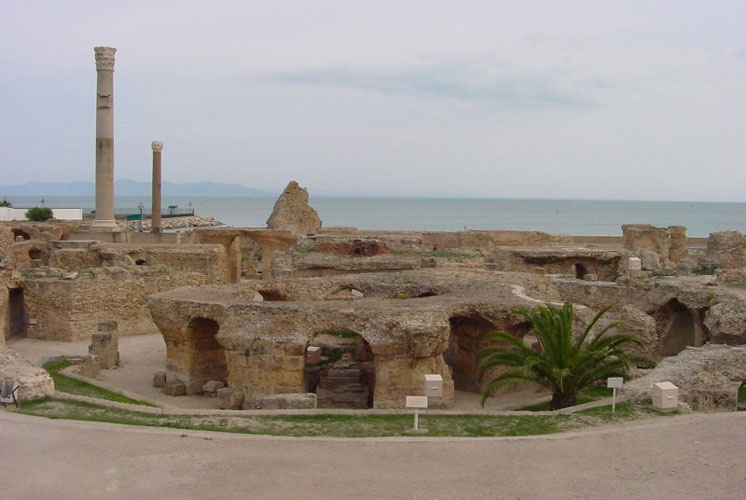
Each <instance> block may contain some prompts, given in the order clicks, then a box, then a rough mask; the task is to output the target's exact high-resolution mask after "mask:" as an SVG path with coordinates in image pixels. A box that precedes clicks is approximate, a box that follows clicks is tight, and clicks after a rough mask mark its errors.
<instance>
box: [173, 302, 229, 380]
mask: <svg viewBox="0 0 746 500" xmlns="http://www.w3.org/2000/svg"><path fill="white" fill-rule="evenodd" d="M218 331H220V325H219V324H218V322H217V321H215V320H213V319H208V318H203V317H196V318H194V319H192V320H191V321H190V322H189V325H188V326H187V332H186V336H185V337H186V341H187V342H186V344H187V345H185V346H184V348H185V349H186V352H185V354H186V355H187V357H188V361H187V363H186V366H187V367H188V373H187V374H186V375H187V377H188V378H189V383H188V384H186V385H187V392H189V393H190V394H194V393H201V392H202V386H203V385H204V384H205V382H208V381H210V380H220V381H222V382H225V381H226V378H227V376H228V366H227V363H226V360H225V349H224V348H223V346H222V345H220V343H219V342H218V340H217V338H216V336H217V334H218Z"/></svg>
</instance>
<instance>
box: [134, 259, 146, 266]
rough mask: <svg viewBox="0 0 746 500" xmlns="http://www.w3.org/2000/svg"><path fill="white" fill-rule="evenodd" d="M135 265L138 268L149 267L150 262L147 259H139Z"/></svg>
mask: <svg viewBox="0 0 746 500" xmlns="http://www.w3.org/2000/svg"><path fill="white" fill-rule="evenodd" d="M135 265H136V266H147V265H149V264H148V261H147V260H145V259H137V260H135Z"/></svg>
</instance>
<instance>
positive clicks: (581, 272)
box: [573, 262, 588, 280]
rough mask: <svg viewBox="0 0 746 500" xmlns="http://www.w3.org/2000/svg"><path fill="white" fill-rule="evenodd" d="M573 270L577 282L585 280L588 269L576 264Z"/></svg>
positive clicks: (581, 264)
mask: <svg viewBox="0 0 746 500" xmlns="http://www.w3.org/2000/svg"><path fill="white" fill-rule="evenodd" d="M573 270H574V271H575V278H576V279H579V280H582V279H585V275H586V274H588V267H586V265H585V264H583V263H582V262H576V263H575V265H574V266H573Z"/></svg>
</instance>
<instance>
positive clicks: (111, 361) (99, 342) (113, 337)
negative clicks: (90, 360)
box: [88, 321, 119, 370]
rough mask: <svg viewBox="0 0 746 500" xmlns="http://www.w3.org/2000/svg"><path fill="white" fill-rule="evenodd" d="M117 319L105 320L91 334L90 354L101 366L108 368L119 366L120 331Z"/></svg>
mask: <svg viewBox="0 0 746 500" xmlns="http://www.w3.org/2000/svg"><path fill="white" fill-rule="evenodd" d="M117 330H118V325H117V322H116V321H103V322H101V323H99V324H98V330H97V331H96V333H94V334H93V335H91V345H89V346H88V354H90V355H91V356H93V357H94V359H95V360H96V364H97V365H98V367H99V368H103V369H104V370H108V369H109V368H113V367H115V366H119V333H118V331H117Z"/></svg>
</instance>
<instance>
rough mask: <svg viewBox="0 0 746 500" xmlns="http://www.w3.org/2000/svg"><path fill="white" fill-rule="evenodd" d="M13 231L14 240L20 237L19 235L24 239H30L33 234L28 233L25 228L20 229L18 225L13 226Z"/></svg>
mask: <svg viewBox="0 0 746 500" xmlns="http://www.w3.org/2000/svg"><path fill="white" fill-rule="evenodd" d="M11 231H12V232H13V239H14V240H16V239H18V237H19V236H20V237H21V238H22V239H24V240H30V239H31V235H30V234H28V233H27V232H26V231H24V230H23V229H19V228H17V227H14V228H11Z"/></svg>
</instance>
